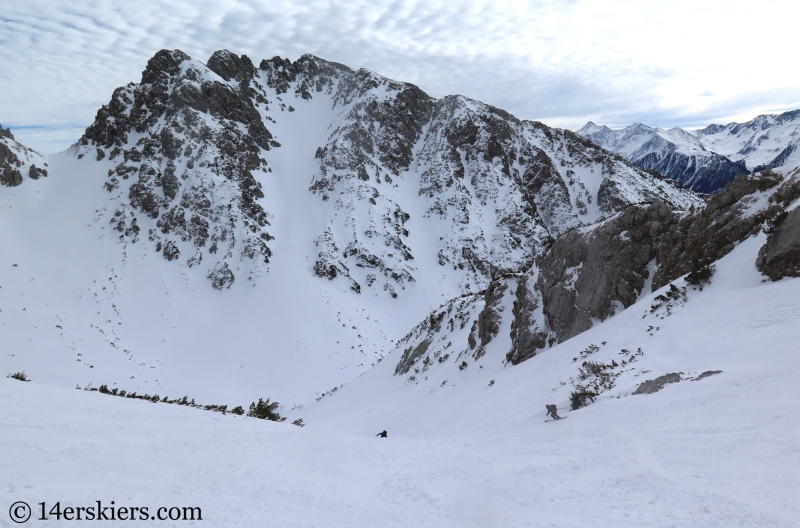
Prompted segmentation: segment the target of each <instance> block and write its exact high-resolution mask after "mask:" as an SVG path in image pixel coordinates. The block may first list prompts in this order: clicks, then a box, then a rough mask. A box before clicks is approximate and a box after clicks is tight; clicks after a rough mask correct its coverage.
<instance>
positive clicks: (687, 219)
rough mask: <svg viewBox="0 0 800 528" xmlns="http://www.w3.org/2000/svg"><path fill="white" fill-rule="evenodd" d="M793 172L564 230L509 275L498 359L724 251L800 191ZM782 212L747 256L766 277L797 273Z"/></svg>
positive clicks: (560, 334) (789, 226) (792, 238)
mask: <svg viewBox="0 0 800 528" xmlns="http://www.w3.org/2000/svg"><path fill="white" fill-rule="evenodd" d="M799 176H800V175H798V174H793V175H792V176H791V177H788V178H783V177H782V176H781V175H780V174H778V173H776V172H772V171H769V170H767V171H763V172H762V173H760V174H756V175H753V176H741V177H739V178H737V179H736V180H734V181H733V182H731V183H729V184H728V185H727V186H726V188H725V190H724V191H722V192H720V193H718V194H716V195H714V196H712V197H711V198H710V199H709V200H708V203H707V204H706V205H705V207H701V208H695V209H690V210H689V211H673V210H671V208H670V207H668V206H667V205H665V204H663V203H661V202H659V201H654V202H653V203H651V204H650V205H635V206H631V207H629V208H627V209H626V210H625V211H623V212H622V213H620V214H619V215H617V216H616V217H614V218H612V219H610V220H608V221H606V222H603V223H600V224H598V225H597V226H594V227H592V228H591V229H575V230H572V231H570V232H568V233H566V234H565V235H564V236H562V237H560V238H559V239H558V240H556V241H555V243H553V245H552V247H551V248H550V249H549V251H548V252H547V253H545V254H544V255H542V256H541V257H539V258H537V260H536V266H535V268H534V269H532V270H531V271H530V272H528V273H527V274H526V275H524V276H522V277H520V278H519V279H518V284H517V300H516V301H515V308H514V325H513V327H512V349H511V351H510V352H509V353H508V355H507V359H508V360H509V361H511V362H512V363H518V362H520V361H523V360H525V359H527V358H530V357H532V356H533V355H535V353H536V350H537V349H540V348H544V347H545V343H546V342H547V344H551V342H550V341H547V336H548V335H550V333H552V335H553V336H554V337H555V340H554V341H557V342H563V341H565V340H567V339H569V338H571V337H573V336H575V335H577V334H579V333H581V332H584V331H586V330H588V329H589V328H591V327H592V325H593V324H595V323H596V322H597V321H604V320H605V319H607V318H608V317H610V316H612V315H614V314H615V313H617V312H618V311H621V310H623V309H625V308H628V307H629V306H631V305H632V304H633V303H635V302H636V300H637V299H638V298H639V296H640V295H642V294H643V293H649V291H654V290H656V289H659V288H661V287H662V286H664V285H666V284H669V283H670V282H672V281H674V280H676V279H678V278H679V277H681V276H682V275H685V274H686V273H689V272H690V271H692V270H693V269H695V268H697V267H699V266H703V265H708V264H711V263H713V262H714V261H716V260H718V259H720V258H722V257H724V256H725V255H727V254H728V253H729V252H730V251H731V250H733V248H734V247H735V246H736V245H737V244H738V243H740V242H741V241H742V240H744V239H746V238H747V237H750V236H753V235H756V234H758V233H759V232H760V231H761V229H762V227H763V226H764V225H765V224H766V223H767V222H769V221H773V220H774V219H776V218H778V215H779V214H781V213H782V211H783V209H784V208H785V207H786V206H788V205H789V204H790V203H791V202H793V201H794V200H796V199H797V198H798V197H800V177H799ZM795 211H796V210H795ZM784 216H786V219H785V220H784V221H783V222H782V223H779V225H776V226H775V227H774V230H775V232H774V234H773V235H771V236H770V238H769V241H768V242H767V244H766V245H765V246H764V248H762V250H761V253H760V255H759V259H758V262H757V263H756V264H757V266H758V267H759V269H761V270H762V272H764V273H765V274H767V275H768V276H769V277H770V278H772V279H773V280H777V279H778V278H780V277H783V276H797V274H798V273H800V266H798V264H797V263H798V262H800V260H798V255H800V253H799V252H798V250H800V246H798V244H800V240H798V227H797V226H798V218H800V215H798V214H797V213H796V212H794V211H793V212H792V213H788V214H787V215H784ZM645 286H649V288H650V289H649V290H647V291H646V290H645Z"/></svg>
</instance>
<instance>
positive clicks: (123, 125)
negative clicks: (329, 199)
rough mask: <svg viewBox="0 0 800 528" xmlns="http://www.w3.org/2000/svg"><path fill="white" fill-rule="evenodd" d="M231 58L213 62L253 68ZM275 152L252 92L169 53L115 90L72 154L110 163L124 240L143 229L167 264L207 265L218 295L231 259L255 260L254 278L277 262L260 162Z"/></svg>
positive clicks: (116, 220)
mask: <svg viewBox="0 0 800 528" xmlns="http://www.w3.org/2000/svg"><path fill="white" fill-rule="evenodd" d="M215 57H216V58H215ZM232 57H235V56H232V54H225V53H223V52H220V53H218V54H215V56H213V57H212V58H213V59H214V61H212V62H213V63H214V64H215V65H216V66H217V67H220V65H225V64H227V65H230V64H234V65H239V66H241V65H243V64H246V63H247V62H248V61H246V60H244V59H238V61H235V60H233V58H232ZM226 60H228V62H226ZM224 71H225V70H223V72H224ZM276 145H277V143H276V142H274V140H273V137H272V134H271V133H270V132H269V130H268V129H267V128H266V126H265V125H264V122H263V120H262V118H261V115H260V113H259V112H258V110H257V109H256V108H255V106H254V103H253V101H252V100H251V99H250V97H248V95H247V93H245V92H244V91H243V90H241V89H240V88H239V87H238V86H236V85H231V84H229V83H227V82H225V81H224V80H223V79H222V78H221V77H220V76H218V75H217V74H216V73H214V72H213V71H212V70H211V69H210V68H207V67H206V66H205V65H203V64H202V63H200V62H199V61H196V60H193V59H191V58H190V57H189V56H187V55H186V54H185V53H183V52H181V51H179V50H172V51H170V50H162V51H160V52H158V53H156V55H155V56H154V57H153V58H152V59H151V60H150V61H149V62H148V64H147V68H146V69H145V71H144V72H143V73H142V82H141V83H140V84H138V85H137V84H129V85H128V86H126V87H122V88H118V89H117V90H115V91H114V94H113V96H112V99H111V101H110V102H109V104H108V105H105V106H103V107H102V108H101V109H100V110H99V111H98V113H97V117H96V118H95V122H94V123H93V124H92V125H91V126H89V127H88V128H87V129H86V132H85V134H84V136H83V137H82V138H81V140H80V142H79V144H77V145H76V146H75V147H74V149H73V152H74V153H75V155H76V156H77V157H78V158H83V157H85V156H87V155H88V156H89V157H90V158H91V159H94V160H97V161H102V162H104V163H108V162H109V161H110V162H112V168H111V170H109V171H108V179H107V181H106V183H105V188H106V190H108V192H109V193H110V194H111V199H112V202H113V203H114V206H113V208H112V209H111V211H112V213H111V215H112V216H111V218H110V220H109V221H110V223H111V224H112V225H113V226H114V229H116V230H117V231H119V232H120V241H121V242H123V243H135V242H137V241H139V240H140V232H142V231H144V233H146V237H147V240H148V242H149V245H151V246H152V247H153V249H154V250H155V251H158V252H161V253H162V254H163V256H164V258H166V259H167V260H170V261H172V260H177V259H178V258H186V259H187V260H186V264H187V266H189V267H194V266H198V265H199V266H201V267H203V268H205V269H206V271H207V273H208V277H209V279H210V280H211V282H212V285H213V286H214V287H215V288H218V289H220V288H222V287H230V285H231V284H232V283H233V282H234V280H235V277H234V275H233V272H232V271H231V269H230V268H231V267H234V266H232V265H233V261H234V260H244V261H248V262H249V264H248V266H246V267H248V268H249V269H250V278H254V277H257V276H258V275H259V274H260V273H261V272H262V270H264V269H266V268H265V266H266V264H267V263H268V262H269V258H270V256H271V255H272V252H271V250H270V249H269V247H268V245H267V243H268V242H269V241H270V240H271V239H272V236H271V235H270V234H269V233H268V232H267V230H266V229H267V226H268V225H269V222H268V214H267V213H266V211H264V209H263V208H262V206H261V205H259V203H258V201H257V200H258V199H259V198H261V197H263V196H264V194H263V191H262V190H261V184H260V183H259V182H258V180H257V178H256V174H259V173H260V174H265V173H266V172H268V171H269V170H270V169H269V167H268V164H267V162H266V160H265V159H264V158H263V155H264V153H265V152H266V151H268V150H269V149H270V148H272V147H274V146H276ZM107 149H108V150H110V151H109V152H106V150H107ZM104 160H106V161H104ZM144 233H142V234H144ZM241 267H242V266H240V265H236V266H235V268H237V269H240V268H241Z"/></svg>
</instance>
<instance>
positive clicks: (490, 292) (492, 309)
mask: <svg viewBox="0 0 800 528" xmlns="http://www.w3.org/2000/svg"><path fill="white" fill-rule="evenodd" d="M507 289H508V284H504V283H502V282H492V283H491V284H489V287H488V288H486V293H485V294H484V296H483V300H484V303H485V304H484V306H483V310H481V313H480V314H478V318H477V319H476V320H475V323H476V324H475V327H474V333H475V334H477V337H478V340H480V344H479V345H478V348H477V349H476V350H475V353H474V354H473V357H474V358H475V359H480V358H481V357H482V356H483V355H484V354H485V353H486V345H488V344H489V343H490V342H491V341H492V339H493V338H494V337H495V336H496V335H497V334H498V333H500V320H501V319H502V318H503V316H502V312H503V307H502V306H500V302H501V301H502V300H503V294H504V293H505V291H506V290H507ZM471 334H472V333H471ZM470 337H472V335H470ZM472 343H476V344H477V341H470V345H472Z"/></svg>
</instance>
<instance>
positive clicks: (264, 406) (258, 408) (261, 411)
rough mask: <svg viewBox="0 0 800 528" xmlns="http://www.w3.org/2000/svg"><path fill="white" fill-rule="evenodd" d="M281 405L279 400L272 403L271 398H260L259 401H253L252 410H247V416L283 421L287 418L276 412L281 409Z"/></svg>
mask: <svg viewBox="0 0 800 528" xmlns="http://www.w3.org/2000/svg"><path fill="white" fill-rule="evenodd" d="M280 406H281V404H280V403H278V402H272V403H270V401H269V398H267V401H264V400H262V399H261V398H259V399H258V403H255V402H253V403H251V404H250V410H249V411H248V412H247V416H250V417H252V418H260V419H262V420H271V421H273V422H283V421H284V420H286V418H284V417H283V416H281V415H280V414H278V413H277V412H276V411H277V410H278V409H280Z"/></svg>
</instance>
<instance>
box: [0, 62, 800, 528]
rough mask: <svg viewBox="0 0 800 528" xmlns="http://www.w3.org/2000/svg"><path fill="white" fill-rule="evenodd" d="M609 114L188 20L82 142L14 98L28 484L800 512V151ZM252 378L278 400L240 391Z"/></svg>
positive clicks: (569, 513)
mask: <svg viewBox="0 0 800 528" xmlns="http://www.w3.org/2000/svg"><path fill="white" fill-rule="evenodd" d="M787 119H788V118H787ZM587 126H588V125H587ZM775 126H777V125H775ZM787 126H788V125H787ZM584 128H586V127H584ZM592 130H593V131H594V132H593V133H597V134H598V138H599V139H597V141H601V140H602V141H607V142H608V144H609V145H613V146H614V148H615V149H620V152H621V153H620V154H615V153H613V152H611V151H610V150H612V149H611V148H610V147H608V148H603V147H602V145H601V146H598V145H597V144H595V143H593V142H592V141H594V140H592V141H590V140H588V139H586V138H584V137H581V136H580V135H578V134H573V133H571V132H569V131H564V130H559V129H552V128H549V127H547V126H545V125H543V124H541V123H537V122H532V121H524V120H519V119H517V118H515V117H514V116H511V115H510V114H508V113H506V112H504V111H502V110H500V109H497V108H494V107H491V106H489V105H485V104H483V103H480V102H478V101H474V100H471V99H468V98H466V97H462V96H448V97H444V98H441V99H435V98H432V97H430V96H428V95H427V94H425V93H424V92H423V91H422V90H421V89H420V88H418V87H416V86H414V85H411V84H408V83H402V82H397V81H393V80H390V79H386V78H385V77H382V76H380V75H378V74H375V73H373V72H370V71H367V70H363V69H362V70H353V69H350V68H348V67H346V66H343V65H340V64H336V63H332V62H328V61H325V60H323V59H320V58H317V57H314V56H311V55H305V56H303V57H301V58H300V59H298V60H297V61H295V62H291V61H289V60H286V59H281V58H278V57H276V58H273V59H270V60H264V61H261V63H260V64H259V65H258V66H257V67H256V66H255V65H254V64H253V63H252V61H251V60H250V59H249V58H248V57H246V56H237V55H235V54H233V53H230V52H228V51H218V52H216V53H214V54H213V55H212V57H211V58H210V59H209V60H208V61H207V62H206V63H205V64H204V63H202V62H200V61H198V60H195V59H192V58H190V57H189V56H187V55H186V54H184V53H183V52H180V51H177V50H174V51H167V50H165V51H161V52H159V53H157V54H156V55H155V56H154V57H153V58H152V59H151V60H150V61H149V62H148V64H147V67H146V69H145V70H144V72H143V74H142V79H141V81H140V82H139V83H131V84H129V85H127V86H125V87H121V88H118V89H117V90H116V91H115V92H114V94H113V95H112V97H111V100H110V101H109V103H108V104H107V105H105V106H103V107H102V108H101V109H100V110H99V111H98V113H97V116H96V119H95V121H94V122H93V123H92V124H91V125H90V126H89V127H88V128H87V129H86V132H85V134H84V135H83V137H82V138H81V139H80V140H79V141H78V142H77V143H76V144H75V145H74V146H73V147H71V148H70V149H68V150H67V151H65V152H62V153H59V154H56V155H51V156H47V157H42V156H39V155H38V154H35V153H33V152H32V151H30V150H29V149H26V148H25V147H24V146H22V145H19V144H17V143H16V142H15V141H13V137H11V133H10V132H8V131H6V130H5V129H2V131H1V132H2V136H3V137H2V141H3V143H1V144H0V154H1V155H2V158H0V161H2V162H3V163H4V164H5V165H3V169H2V170H3V173H2V174H3V175H4V183H5V182H10V183H11V184H12V186H10V187H3V188H2V189H0V225H2V226H3V227H4V228H3V229H0V247H2V248H3V251H2V252H0V340H1V341H2V342H3V344H4V348H3V353H2V354H0V368H2V369H4V370H5V371H6V372H7V373H8V374H12V373H20V374H19V375H17V376H16V377H17V378H24V377H28V378H30V379H32V382H31V383H22V382H21V381H19V380H15V379H0V398H2V399H3V400H4V401H6V402H7V405H3V406H1V407H2V409H3V411H2V415H0V423H2V424H4V425H6V427H5V428H0V441H2V442H3V445H6V446H9V448H8V449H6V450H4V451H3V452H2V453H0V464H2V467H4V468H8V469H9V471H6V472H4V474H3V477H2V480H1V481H0V482H1V483H2V484H3V485H4V486H5V488H6V489H7V490H8V491H9V497H12V496H13V500H26V501H28V502H29V503H30V504H39V503H40V502H41V501H42V500H47V501H50V500H52V498H53V497H62V496H63V492H64V490H65V489H69V490H70V492H71V493H72V495H70V496H69V497H66V498H64V499H63V500H64V501H65V502H64V504H65V505H66V504H67V500H69V506H74V505H81V504H82V502H81V501H84V502H85V501H89V502H92V504H94V501H97V500H98V499H99V498H102V499H103V501H104V503H105V500H106V498H105V497H108V500H109V501H110V500H113V499H116V500H117V501H122V500H123V499H124V500H127V501H130V502H132V503H134V502H136V503H141V505H147V504H149V505H151V506H152V511H156V506H176V507H177V506H178V505H180V506H195V505H197V506H200V507H202V508H203V513H204V519H205V520H211V521H212V524H214V525H215V526H216V525H220V526H224V525H234V524H237V525H241V524H242V523H245V524H256V525H257V524H263V523H264V519H267V518H268V519H269V522H268V523H273V524H274V525H294V524H298V522H299V521H298V519H303V523H305V524H307V525H309V526H362V525H370V526H374V525H381V526H409V525H424V524H428V525H435V526H470V525H478V526H480V525H484V526H520V525H525V524H526V523H527V524H531V523H532V522H533V523H534V524H533V525H545V524H547V525H553V526H671V525H686V526H730V525H731V524H735V523H739V524H743V525H747V526H770V525H772V526H778V527H783V526H787V527H788V526H792V524H793V523H794V521H795V519H796V514H797V513H798V512H797V507H796V506H795V504H794V503H793V502H792V501H791V499H792V495H791V491H790V490H791V489H796V488H797V482H796V481H797V477H796V475H798V474H800V472H798V471H797V469H798V468H800V460H798V457H797V453H798V452H800V451H798V450H797V449H795V446H794V444H793V443H792V442H793V439H794V435H793V432H794V430H795V429H796V428H797V421H796V420H795V419H794V418H793V417H794V416H795V415H796V413H793V412H792V410H793V409H792V402H793V401H795V400H796V398H795V396H797V383H796V382H795V380H796V377H797V367H798V365H797V361H796V360H795V359H794V358H795V356H794V355H793V350H792V346H793V343H795V342H796V341H797V338H798V335H797V334H798V330H797V325H796V324H794V321H795V320H796V319H797V315H798V313H800V312H799V311H798V309H797V302H796V299H797V294H798V288H800V286H799V284H800V282H798V280H797V277H799V276H800V208H799V207H798V206H799V205H800V163H796V162H795V158H794V157H792V155H787V156H785V159H784V160H783V162H782V164H781V165H779V166H777V165H776V166H775V167H773V168H767V169H763V170H759V171H756V173H754V174H748V175H743V176H739V177H737V178H735V179H734V180H733V181H730V182H728V183H727V184H726V185H725V186H724V189H722V190H721V191H719V192H717V193H715V194H714V195H713V196H706V197H702V196H700V195H698V194H697V193H695V192H694V191H691V190H688V189H686V188H684V187H682V186H681V185H678V184H676V183H674V182H672V181H670V180H668V179H665V178H662V177H660V176H659V175H658V174H657V173H655V172H653V171H652V170H645V169H642V168H640V167H637V166H636V165H634V164H632V163H631V162H630V161H626V159H625V158H626V157H628V156H629V155H630V156H634V155H638V154H637V153H644V152H646V151H647V152H649V154H653V159H658V160H662V161H663V160H664V159H666V158H669V156H666V158H665V157H659V156H660V154H658V153H659V152H661V153H664V152H667V151H670V149H672V151H671V152H672V153H673V154H674V157H673V158H672V159H673V160H674V161H675V160H678V159H679V156H687V158H686V159H684V158H680V159H683V160H684V161H685V162H686V163H687V164H688V163H690V162H689V161H687V160H688V159H689V158H690V157H691V159H692V160H694V161H692V162H691V163H694V164H695V165H693V167H695V168H696V167H699V166H700V165H701V163H700V161H702V160H706V158H703V156H702V155H701V154H702V153H703V152H706V153H707V154H708V152H709V151H710V150H711V149H709V148H708V147H707V146H704V144H703V143H698V140H697V139H693V137H687V136H686V135H685V134H683V133H681V132H680V131H660V132H657V133H654V134H651V133H650V132H652V131H653V130H654V129H646V127H644V128H642V127H641V126H640V128H639V129H637V130H638V131H637V130H630V131H629V134H628V135H627V136H624V137H622V139H619V141H617V140H616V139H614V138H616V137H617V136H616V132H614V131H609V130H608V129H607V128H605V127H594V128H593V129H592ZM648 130H649V131H650V132H648ZM706 130H709V129H706ZM781 130H784V129H781ZM786 130H788V128H787V129H786ZM717 132H719V133H722V132H720V131H717ZM709 134H711V133H710V132H709ZM737 134H738V133H737ZM712 135H713V134H712ZM728 135H731V134H730V133H728ZM734 135H735V134H734ZM744 136H745V134H744V132H742V137H744ZM698 137H700V136H698ZM648 144H650V146H647V145H648ZM762 144H768V140H766V139H765V140H763V141H762ZM670 145H672V146H670ZM703 149H705V150H703ZM649 154H646V155H644V156H643V157H642V158H641V159H644V158H646V157H647V155H649ZM711 154H713V152H712V153H711ZM715 155H716V154H715ZM692 156H694V157H692ZM718 157H721V156H718ZM708 159H711V157H708ZM753 159H755V158H753ZM676 163H678V162H677V161H676ZM681 163H683V162H681ZM731 163H732V162H731ZM748 163H749V162H748ZM668 164H669V163H668ZM720 164H721V165H720V166H723V165H722V161H720ZM34 165H35V166H36V168H33V167H34ZM678 165H680V163H678ZM685 166H686V167H688V166H689V165H685ZM703 166H704V167H710V166H711V165H708V164H707V165H703ZM748 166H749V165H748ZM42 167H47V172H46V173H45V172H44V169H41V168H42ZM687 170H688V169H687ZM692 170H694V169H692ZM703 170H705V169H703ZM709 170H710V169H709ZM34 174H36V175H38V176H40V177H39V178H38V180H39V181H37V182H27V181H25V180H26V179H27V178H33V179H35V178H34V176H33V175H34ZM686 174H689V172H686ZM692 174H693V175H694V176H691V177H692V178H695V177H696V178H697V179H695V180H693V181H694V182H695V183H699V182H700V180H701V179H702V178H701V176H698V175H699V174H705V173H702V171H701V170H700V169H698V170H695V171H694V172H692ZM7 175H10V176H7ZM45 175H46V176H47V177H46V178H44V177H41V176H45ZM704 177H705V176H704ZM20 183H22V185H20ZM23 372H24V373H25V376H22V374H21V373H23ZM76 385H77V387H76ZM100 386H103V390H102V391H98V390H97V389H98V388H99V387H100ZM74 388H78V389H83V390H80V391H76V390H74ZM121 391H125V394H126V395H127V396H128V397H126V398H121V397H119V396H120V395H121V394H122V392H121ZM654 392H657V393H656V394H653V393H654ZM145 394H146V395H147V399H146V400H145V399H143V397H144V396H143V395H145ZM134 395H135V396H137V398H134V397H133V396H134ZM184 395H186V396H187V397H186V398H185V399H181V396H184ZM262 397H263V398H272V399H273V401H279V402H280V403H281V404H282V406H278V407H277V410H278V411H279V412H280V413H281V414H282V415H283V416H284V417H288V420H287V422H286V423H283V424H281V423H274V422H269V421H266V420H257V419H255V418H253V417H243V416H238V415H233V414H231V413H230V412H227V411H229V410H231V409H233V408H234V406H238V405H241V406H243V407H245V408H246V407H247V406H248V404H249V403H250V402H255V401H256V400H258V399H259V398H262ZM189 399H191V401H189ZM195 399H196V400H195ZM170 402H171V403H172V404H170ZM546 403H554V404H556V405H557V407H558V409H559V412H560V413H561V414H562V416H568V417H569V418H570V419H569V420H568V421H559V422H557V423H552V422H551V423H547V424H544V423H542V422H543V420H544V419H545V417H544V410H543V406H544V404H546ZM222 405H224V406H226V407H221V406H222ZM300 418H302V419H303V420H304V421H305V423H306V424H307V425H308V427H307V428H305V429H301V428H299V427H295V426H292V425H289V423H291V421H292V420H298V419H300ZM296 423H298V424H300V423H302V422H296ZM383 429H385V430H388V431H389V437H388V438H387V439H382V438H380V439H379V438H375V437H374V436H375V434H376V433H378V432H380V431H381V430H383ZM43 432H44V433H51V432H57V434H43ZM232 445H235V446H236V449H231V446H232ZM765 446H769V449H767V448H766V447H765ZM42 453H47V456H48V460H50V462H49V463H48V464H31V463H30V462H29V461H30V460H36V461H39V460H41V457H42V456H43V455H42ZM731 457H734V458H735V459H736V460H740V461H741V460H745V461H748V462H747V463H746V464H730V458H731ZM87 462H88V464H87ZM97 467H101V468H103V471H102V472H100V474H98V473H97V472H96V470H95V468H97ZM156 474H157V475H159V478H158V479H154V478H153V475H156ZM764 489H769V490H771V491H770V493H764V492H763V490H764ZM108 490H112V491H113V492H114V493H116V494H117V495H115V496H113V497H112V496H108V495H107V493H108ZM475 490H479V491H478V492H476V491H475ZM598 490H600V491H598ZM101 492H102V493H101ZM103 493H106V495H103ZM565 499H569V500H565ZM170 502H171V504H165V503H170ZM201 503H202V504H201ZM48 504H49V503H48ZM87 504H88V502H87ZM120 504H121V502H120ZM645 504H646V505H647V506H644V505H645ZM131 505H133V504H129V505H126V506H131ZM598 512H599V513H598ZM140 513H141V512H140ZM531 519H535V521H532V520H531ZM173 520H174V519H173ZM178 523H179V521H175V522H174V523H170V522H169V521H167V522H164V523H163V524H164V525H165V526H169V525H171V524H178ZM184 524H185V523H184Z"/></svg>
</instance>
